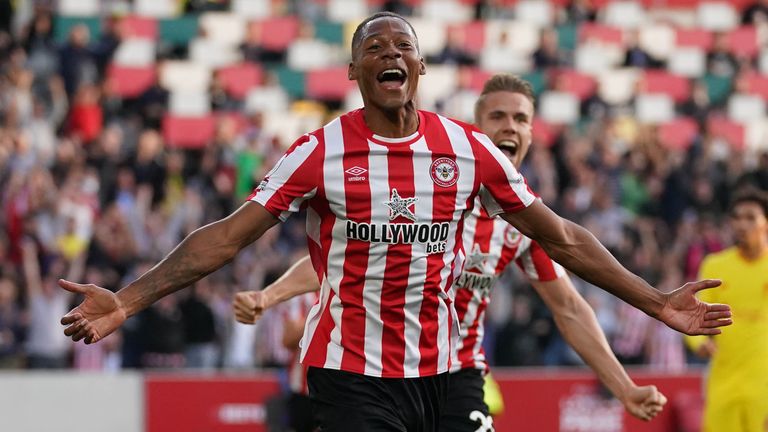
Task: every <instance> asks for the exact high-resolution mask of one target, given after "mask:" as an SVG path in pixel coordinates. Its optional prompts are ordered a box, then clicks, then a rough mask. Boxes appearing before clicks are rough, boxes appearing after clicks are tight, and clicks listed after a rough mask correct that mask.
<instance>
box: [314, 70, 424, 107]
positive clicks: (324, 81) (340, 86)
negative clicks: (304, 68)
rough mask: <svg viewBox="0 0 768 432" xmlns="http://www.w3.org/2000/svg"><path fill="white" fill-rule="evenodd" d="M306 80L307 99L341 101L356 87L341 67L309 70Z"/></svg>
mask: <svg viewBox="0 0 768 432" xmlns="http://www.w3.org/2000/svg"><path fill="white" fill-rule="evenodd" d="M306 80H307V81H306V83H307V97H309V98H312V99H320V100H331V101H342V100H344V98H345V97H346V95H347V92H348V91H349V90H350V89H354V88H355V87H356V86H357V84H356V83H355V82H354V81H350V80H349V79H348V77H347V68H346V67H343V66H339V67H333V68H327V69H315V70H310V71H308V72H307V75H306ZM419 87H421V86H419Z"/></svg>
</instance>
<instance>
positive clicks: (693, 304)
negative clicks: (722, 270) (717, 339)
mask: <svg viewBox="0 0 768 432" xmlns="http://www.w3.org/2000/svg"><path fill="white" fill-rule="evenodd" d="M720 284H721V282H720V281H719V280H716V279H705V280H700V281H698V282H688V283H687V284H685V285H683V286H682V287H681V288H678V289H676V290H674V291H672V292H670V293H667V294H665V297H666V303H665V304H664V307H663V308H662V309H661V312H660V313H659V316H658V318H659V320H661V321H663V322H664V323H665V324H666V325H668V326H669V327H671V328H673V329H675V330H677V331H679V332H682V333H685V334H687V335H716V334H720V333H721V330H720V329H719V328H718V327H723V326H727V325H731V324H732V323H733V320H732V319H731V307H730V306H728V305H726V304H718V303H705V302H703V301H701V300H699V299H698V298H696V293H697V292H699V291H701V290H703V289H709V288H715V287H718V286H720Z"/></svg>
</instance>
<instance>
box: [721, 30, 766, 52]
mask: <svg viewBox="0 0 768 432" xmlns="http://www.w3.org/2000/svg"><path fill="white" fill-rule="evenodd" d="M726 44H727V45H728V51H730V52H731V53H733V54H734V55H735V56H738V57H742V56H743V57H749V58H755V56H756V55H757V53H758V52H759V51H760V46H759V45H758V42H757V29H756V28H755V27H754V26H742V27H739V28H737V29H734V30H732V31H730V32H729V33H728V35H727V36H726Z"/></svg>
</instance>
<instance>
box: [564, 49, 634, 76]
mask: <svg viewBox="0 0 768 432" xmlns="http://www.w3.org/2000/svg"><path fill="white" fill-rule="evenodd" d="M623 61H624V49H623V48H622V47H621V46H619V45H607V44H603V43H599V42H588V43H584V44H580V45H579V46H578V47H577V48H576V52H575V53H574V67H575V69H576V70H578V71H580V72H584V73H586V74H590V75H599V74H601V73H603V72H606V71H609V70H612V69H615V68H616V67H618V66H619V65H621V64H622V62H623Z"/></svg>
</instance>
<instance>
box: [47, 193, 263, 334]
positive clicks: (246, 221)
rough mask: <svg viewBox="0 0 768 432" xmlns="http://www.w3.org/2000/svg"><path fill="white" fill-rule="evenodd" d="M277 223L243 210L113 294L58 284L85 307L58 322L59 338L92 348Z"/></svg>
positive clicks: (255, 209)
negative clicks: (61, 332) (82, 342)
mask: <svg viewBox="0 0 768 432" xmlns="http://www.w3.org/2000/svg"><path fill="white" fill-rule="evenodd" d="M276 223H277V218H275V217H274V216H272V214H271V213H269V212H268V211H267V210H266V209H264V207H262V206H261V205H260V204H256V203H254V202H247V203H245V204H243V205H242V206H241V207H240V208H239V209H238V210H237V211H235V212H234V213H232V214H231V215H230V216H228V217H226V218H224V219H221V220H219V221H217V222H214V223H211V224H209V225H206V226H204V227H202V228H199V229H197V230H195V231H194V232H193V233H191V234H190V235H189V236H187V238H185V239H184V240H183V241H182V242H181V243H180V244H179V245H178V246H177V247H176V248H175V249H174V250H173V251H172V252H171V253H170V254H169V255H168V256H167V257H165V259H163V260H162V261H160V263H158V264H157V265H155V266H154V267H153V268H152V269H150V270H149V271H148V272H146V273H145V274H143V275H142V276H140V277H139V278H138V279H136V280H135V281H133V282H131V283H130V284H128V285H127V286H126V287H124V288H123V289H121V290H120V291H118V292H117V293H116V294H115V293H112V292H110V291H108V290H106V289H104V288H100V287H97V286H95V285H93V284H87V285H83V284H76V283H73V282H70V281H66V280H60V281H59V284H60V285H61V287H62V288H64V289H66V290H68V291H72V292H76V293H80V294H83V295H85V301H83V303H81V304H80V305H79V306H77V307H76V308H74V309H72V310H71V311H70V312H69V313H68V314H67V315H65V316H64V317H63V318H62V319H61V323H62V324H64V325H66V326H68V327H67V328H66V329H65V330H64V334H66V335H67V336H71V337H72V339H73V340H75V341H78V340H80V339H85V343H93V342H97V341H98V340H100V339H102V338H104V337H105V336H107V335H108V334H110V333H112V332H113V331H114V330H115V329H116V328H118V327H119V326H120V325H121V324H122V323H123V321H125V320H126V319H127V318H128V317H130V316H132V315H134V314H136V313H138V312H139V311H141V310H143V309H144V308H146V307H147V306H149V305H151V304H152V303H154V302H155V301H157V300H158V299H160V298H162V297H164V296H166V295H168V294H171V293H173V292H176V291H178V290H180V289H181V288H184V287H186V286H188V285H190V284H192V283H193V282H195V281H197V280H199V279H201V278H202V277H204V276H206V275H207V274H209V273H212V272H213V271H215V270H217V269H218V268H220V267H221V266H223V265H224V264H226V263H228V262H230V261H231V260H232V259H233V258H234V257H235V255H236V254H237V253H238V252H239V251H240V250H241V249H243V248H244V247H246V246H247V245H249V244H251V243H252V242H254V241H255V240H256V239H258V238H259V237H261V235H262V234H263V233H264V232H265V231H266V230H267V229H269V228H270V227H272V226H273V225H275V224H276Z"/></svg>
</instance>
